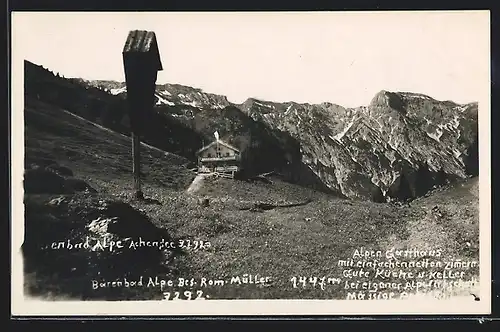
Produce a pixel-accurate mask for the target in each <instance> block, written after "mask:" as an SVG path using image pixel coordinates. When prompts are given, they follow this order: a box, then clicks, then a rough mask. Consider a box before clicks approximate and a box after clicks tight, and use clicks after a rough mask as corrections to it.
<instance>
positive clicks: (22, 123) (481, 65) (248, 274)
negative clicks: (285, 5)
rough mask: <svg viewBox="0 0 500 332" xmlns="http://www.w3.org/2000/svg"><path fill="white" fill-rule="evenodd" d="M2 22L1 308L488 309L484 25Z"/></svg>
mask: <svg viewBox="0 0 500 332" xmlns="http://www.w3.org/2000/svg"><path fill="white" fill-rule="evenodd" d="M11 17H12V83H11V87H12V88H11V90H12V109H11V128H12V131H11V132H12V136H11V151H12V164H11V175H12V178H11V179H12V193H11V197H12V220H11V222H12V224H11V225H12V277H11V278H12V280H11V284H12V294H13V295H12V307H13V313H14V312H15V313H17V314H27V313H29V314H32V315H65V314H72V315H86V314H92V315H98V314H101V315H174V314H175V315H263V314H265V315H273V314H280V315H283V314H307V315H311V314H321V315H335V314H361V313H362V314H368V313H373V314H406V313H412V314H441V313H443V314H446V313H448V314H449V313H453V314H478V313H479V314H488V313H489V312H490V309H491V308H490V304H491V303H490V296H491V294H490V292H491V290H490V279H491V278H490V271H491V267H490V264H491V262H490V246H491V240H490V233H491V232H490V227H491V224H490V220H491V218H490V206H491V203H490V186H491V180H490V120H489V119H490V13H489V11H404V12H402V11H401V12H398V11H378V12H362V11H350V12H347V11H344V12H342V11H337V12H13V13H12V16H11Z"/></svg>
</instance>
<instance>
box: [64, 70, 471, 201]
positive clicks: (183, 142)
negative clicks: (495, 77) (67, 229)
mask: <svg viewBox="0 0 500 332" xmlns="http://www.w3.org/2000/svg"><path fill="white" fill-rule="evenodd" d="M73 80H75V81H78V82H80V84H83V85H84V86H86V89H91V88H92V89H97V90H99V91H101V92H103V93H105V94H106V95H108V96H109V98H111V97H125V96H126V91H125V90H126V88H125V83H123V82H116V81H89V80H83V79H73ZM155 96H156V101H155V104H156V105H155V108H154V112H153V113H154V120H151V121H150V127H148V129H149V130H148V131H155V132H156V133H157V134H156V137H155V138H154V140H155V142H158V144H160V145H161V144H166V145H165V147H164V148H166V149H169V150H168V151H173V152H175V153H177V152H176V151H178V153H181V154H182V153H184V154H183V155H186V156H190V158H191V159H192V160H194V154H193V153H194V151H196V150H197V149H198V148H200V147H201V146H202V145H203V143H204V142H203V141H207V140H208V141H209V140H211V139H213V133H214V132H215V131H216V130H217V131H218V132H219V134H220V136H221V138H222V139H224V140H227V141H228V142H229V143H230V144H233V145H235V146H237V147H238V148H240V149H241V150H248V153H247V155H248V156H247V158H246V161H245V163H246V166H247V168H248V170H249V173H258V172H266V171H273V170H274V171H278V172H280V173H285V174H287V178H288V179H289V180H290V181H292V182H296V183H303V184H305V185H310V184H311V183H316V184H317V185H319V186H323V187H326V188H327V189H328V190H331V191H333V192H335V193H338V194H341V195H343V196H346V197H349V198H355V199H371V200H374V201H379V202H385V201H390V200H393V199H395V200H407V199H413V198H415V197H419V196H422V195H425V193H426V192H428V191H429V190H431V189H432V188H435V187H436V186H440V185H443V184H445V183H447V182H450V181H455V180H459V179H465V178H468V177H470V176H477V174H478V142H477V131H478V127H477V125H478V120H477V112H478V103H477V102H471V103H467V104H459V103H455V102H453V101H439V100H436V99H434V98H432V97H430V96H427V95H424V94H421V93H414V92H390V91H386V90H381V91H380V92H378V93H377V94H376V95H375V96H374V97H373V98H372V100H371V102H370V103H369V104H368V105H366V106H359V107H355V108H348V107H343V106H340V105H337V104H334V103H331V102H323V103H320V104H310V103H297V102H293V101H290V102H285V103H279V102H272V101H265V100H260V99H257V98H253V97H252V98H248V99H247V100H246V101H245V102H243V103H241V104H234V103H231V102H229V101H228V99H227V97H225V96H222V95H217V94H212V93H206V92H204V91H203V90H202V89H199V88H192V87H189V86H185V85H180V84H170V83H167V84H159V85H157V89H156V93H155ZM116 100H124V99H123V98H118V99H116ZM118 108H119V109H121V111H117V112H118V113H120V112H121V113H120V114H121V115H120V116H119V118H123V116H125V118H126V115H124V113H126V112H124V111H123V109H124V108H126V105H125V104H122V106H120V107H118ZM169 128H170V129H169ZM190 135H195V136H196V137H194V138H189V137H190ZM166 140H168V142H169V143H168V144H167V143H165V142H166ZM150 144H151V143H150ZM172 149H174V150H172ZM183 151H184V152H183Z"/></svg>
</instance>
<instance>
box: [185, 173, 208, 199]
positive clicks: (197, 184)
mask: <svg viewBox="0 0 500 332" xmlns="http://www.w3.org/2000/svg"><path fill="white" fill-rule="evenodd" d="M205 177H206V175H205V174H198V175H196V177H195V178H194V180H193V182H191V185H190V186H189V188H187V190H186V191H187V193H188V194H192V193H195V192H197V191H198V190H200V188H201V187H202V186H203V180H204V179H205Z"/></svg>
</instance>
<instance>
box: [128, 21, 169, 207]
mask: <svg viewBox="0 0 500 332" xmlns="http://www.w3.org/2000/svg"><path fill="white" fill-rule="evenodd" d="M122 55H123V67H124V70H125V81H126V85H127V102H128V114H129V118H130V127H131V131H132V159H133V174H134V190H135V196H136V198H138V199H141V198H143V194H142V191H141V181H140V174H141V172H140V166H141V163H140V135H141V134H142V133H143V132H144V128H143V125H144V117H145V116H148V114H149V113H151V112H152V109H153V105H154V94H155V90H156V78H157V76H158V71H160V70H163V68H162V65H161V60H160V52H159V50H158V44H157V42H156V35H155V33H154V32H152V31H143V30H133V31H130V32H129V34H128V37H127V40H126V41H125V46H124V47H123V51H122Z"/></svg>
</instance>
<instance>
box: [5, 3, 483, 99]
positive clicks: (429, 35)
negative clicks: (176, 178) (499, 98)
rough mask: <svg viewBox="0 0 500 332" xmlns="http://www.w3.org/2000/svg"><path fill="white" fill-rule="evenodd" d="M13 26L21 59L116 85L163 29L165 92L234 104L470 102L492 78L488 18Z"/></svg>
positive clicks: (53, 21)
mask: <svg viewBox="0 0 500 332" xmlns="http://www.w3.org/2000/svg"><path fill="white" fill-rule="evenodd" d="M12 27H13V29H12V30H13V35H12V49H13V57H22V58H23V59H26V60H29V61H32V62H34V63H36V64H40V65H43V66H44V67H46V68H49V69H50V70H52V71H54V72H58V73H60V74H61V75H64V76H65V77H81V78H84V79H102V80H117V81H124V72H123V62H122V54H121V52H122V49H123V46H124V43H125V39H126V38H127V35H128V32H129V31H130V30H150V31H154V32H155V33H156V37H157V41H158V46H159V49H160V56H161V61H162V65H163V71H161V72H159V73H158V79H157V84H163V83H178V84H183V85H189V86H193V87H197V88H201V89H203V90H204V91H205V92H210V93H216V94H222V95H226V96H227V97H228V99H229V100H230V101H232V102H235V103H239V102H242V101H244V100H246V99H247V98H249V97H253V98H258V99H263V100H269V101H277V102H285V101H295V102H301V103H305V102H308V103H321V102H332V103H335V104H339V105H342V106H345V107H357V106H362V105H367V104H369V103H370V101H371V99H372V98H373V96H374V95H375V94H376V93H377V92H379V91H380V90H388V91H407V92H418V93H424V94H427V95H429V96H431V97H434V98H436V99H438V100H453V101H455V102H458V103H468V102H471V101H477V100H478V99H479V98H480V96H479V94H480V91H479V90H478V88H477V87H478V86H479V85H481V84H478V83H479V82H480V81H484V78H485V77H489V64H490V61H489V59H490V55H489V54H490V46H489V42H490V36H489V29H490V28H489V12H488V11H462V12H274V13H271V12H268V13H265V12H248V13H243V12H238V13H236V12H234V13H217V12H204V13H201V12H200V13H194V12H184V13H181V12H176V13H174V12H170V13H167V12H154V13H153V12H152V13H145V12H135V13H132V12H129V13H125V12H122V13H111V12H107V13H105V12H101V13H99V12H87V13H85V12H79V13H71V12H31V13H30V12H17V13H13V21H12ZM14 52H15V54H14ZM483 86H484V85H483Z"/></svg>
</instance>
